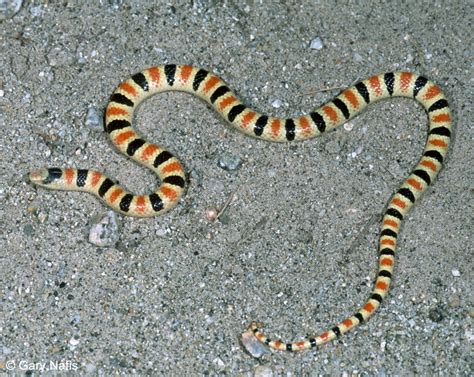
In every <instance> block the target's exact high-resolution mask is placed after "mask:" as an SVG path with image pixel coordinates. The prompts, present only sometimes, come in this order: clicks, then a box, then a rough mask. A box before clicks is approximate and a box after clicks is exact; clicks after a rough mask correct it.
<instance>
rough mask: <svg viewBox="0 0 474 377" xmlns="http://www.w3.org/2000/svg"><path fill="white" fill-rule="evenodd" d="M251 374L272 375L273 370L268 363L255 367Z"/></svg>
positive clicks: (263, 376)
mask: <svg viewBox="0 0 474 377" xmlns="http://www.w3.org/2000/svg"><path fill="white" fill-rule="evenodd" d="M253 375H254V376H255V377H272V376H273V370H272V368H270V367H269V366H268V365H259V366H258V367H256V368H255V373H254V374H253Z"/></svg>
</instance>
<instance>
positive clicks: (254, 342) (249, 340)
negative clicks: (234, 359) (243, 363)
mask: <svg viewBox="0 0 474 377" xmlns="http://www.w3.org/2000/svg"><path fill="white" fill-rule="evenodd" d="M242 344H243V345H244V347H245V349H246V350H247V352H248V353H250V354H251V355H252V356H253V357H256V358H259V357H261V356H262V355H264V354H266V353H268V352H269V351H268V348H266V347H265V346H264V345H263V344H262V343H261V342H260V341H259V340H258V339H257V338H256V337H255V335H254V334H253V332H252V331H250V330H249V331H246V332H244V333H242Z"/></svg>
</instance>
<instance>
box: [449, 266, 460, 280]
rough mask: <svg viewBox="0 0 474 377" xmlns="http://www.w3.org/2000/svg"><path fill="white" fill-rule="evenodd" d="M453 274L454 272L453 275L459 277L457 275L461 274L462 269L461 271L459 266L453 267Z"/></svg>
mask: <svg viewBox="0 0 474 377" xmlns="http://www.w3.org/2000/svg"><path fill="white" fill-rule="evenodd" d="M451 274H453V276H454V277H456V278H457V277H459V276H461V271H459V270H458V269H457V268H453V269H452V270H451Z"/></svg>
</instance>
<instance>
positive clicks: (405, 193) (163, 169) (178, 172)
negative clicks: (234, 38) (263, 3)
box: [29, 64, 452, 351]
mask: <svg viewBox="0 0 474 377" xmlns="http://www.w3.org/2000/svg"><path fill="white" fill-rule="evenodd" d="M165 91H183V92H188V93H191V94H193V95H196V96H198V97H200V98H202V99H203V100H205V101H206V102H207V103H208V104H209V105H211V106H212V107H213V108H214V109H215V110H216V111H217V112H218V113H219V114H220V115H221V116H222V117H223V118H224V119H225V120H226V121H228V122H229V123H230V124H232V125H233V126H234V127H235V128H237V129H238V130H240V131H241V132H243V133H245V134H247V135H250V136H252V137H256V138H259V139H264V140H269V141H275V142H289V141H296V140H306V139H310V138H312V137H315V136H318V135H320V134H321V133H324V132H327V131H330V130H332V129H334V128H336V127H338V126H340V125H342V124H343V123H345V122H346V121H348V120H349V119H352V118H353V117H354V116H356V115H357V114H359V113H360V112H361V111H363V110H364V109H365V108H366V107H367V106H368V105H369V104H370V103H372V102H376V101H379V100H382V99H386V98H391V97H409V98H414V99H415V100H416V101H418V102H419V103H421V105H422V106H423V107H424V109H425V110H426V112H427V115H428V119H429V127H428V136H427V140H426V145H425V147H424V151H423V154H422V156H421V158H420V160H419V162H418V163H417V165H416V166H415V167H414V169H413V170H412V172H411V173H410V175H409V176H408V178H406V179H405V181H404V182H403V183H402V185H401V186H400V188H399V189H398V190H397V191H396V193H395V194H394V195H393V196H392V197H391V199H390V201H389V203H388V205H387V208H386V210H385V212H384V216H383V220H382V226H381V232H380V239H379V267H378V274H377V277H376V279H375V283H374V286H373V290H372V293H371V295H370V297H369V299H368V300H367V301H366V303H365V304H364V305H363V306H362V308H361V309H359V310H358V311H357V312H356V313H355V314H354V315H352V316H350V317H348V318H346V319H344V320H343V321H342V322H341V323H339V324H337V325H336V326H334V327H332V328H331V329H330V330H327V331H324V332H323V333H321V334H320V335H318V336H314V337H309V338H307V340H304V341H297V342H292V343H285V342H283V341H281V340H272V339H270V338H269V337H267V336H266V335H265V334H264V333H263V332H262V331H261V330H260V328H261V327H262V326H263V325H262V324H261V323H258V322H252V324H251V325H250V330H251V331H252V332H253V333H254V335H255V337H256V338H257V339H258V340H259V341H261V342H262V343H265V344H267V345H268V346H270V347H271V348H274V349H278V350H287V351H298V350H303V349H309V348H313V347H317V346H319V345H321V344H323V343H326V342H328V341H331V340H333V339H335V338H337V337H340V336H341V335H342V334H344V333H346V332H347V331H349V330H351V329H353V328H354V327H356V326H358V325H359V324H361V323H362V322H364V321H366V320H367V319H368V318H369V317H370V316H371V315H372V314H373V313H374V312H375V311H376V310H377V309H378V307H379V306H380V304H381V302H382V300H383V299H384V297H385V296H386V295H387V293H388V290H389V286H390V283H391V279H392V271H393V267H394V262H395V248H396V244H397V237H398V234H399V231H400V226H401V223H402V221H403V219H404V217H406V215H407V213H408V211H409V210H410V208H411V207H412V206H413V204H414V203H415V202H416V201H417V200H418V199H419V198H420V197H421V195H422V194H423V193H424V192H425V191H426V189H427V188H428V186H429V185H430V184H431V183H432V182H433V180H434V179H435V177H436V176H437V174H438V172H439V171H440V169H441V167H442V164H443V161H444V160H445V157H446V154H447V152H448V146H449V141H450V137H451V127H452V121H451V112H450V108H449V105H448V102H447V100H446V98H445V96H444V94H443V93H442V91H441V89H440V88H439V86H437V85H436V84H434V83H433V82H432V81H430V80H428V79H426V78H425V77H423V76H419V75H416V74H414V73H410V72H389V73H385V74H381V75H376V76H372V77H370V78H369V79H367V80H364V81H361V82H359V83H357V84H355V85H354V86H352V87H350V88H348V89H345V90H344V91H342V92H341V93H340V94H339V95H338V96H337V97H335V98H334V99H333V100H331V101H329V102H328V103H326V104H324V105H323V106H321V107H320V108H318V109H316V110H314V111H312V112H310V113H309V114H308V115H301V116H299V117H296V118H288V119H280V118H274V117H271V116H267V115H263V114H260V113H258V112H257V111H255V110H253V109H251V108H249V107H247V106H246V105H245V104H243V103H242V101H240V100H239V98H238V97H237V96H236V95H235V94H234V93H233V92H232V91H231V90H230V89H229V87H228V86H227V85H226V83H225V82H224V81H223V80H222V79H221V78H220V77H218V76H217V75H215V74H213V73H211V72H209V71H206V70H204V69H201V68H197V67H192V66H189V65H174V64H170V65H165V66H159V67H152V68H149V69H146V70H144V71H142V72H140V73H137V74H135V75H133V76H132V77H131V78H129V79H128V80H126V81H124V82H123V83H121V84H120V85H119V86H118V88H117V89H116V90H115V92H114V93H113V95H112V97H111V99H110V102H109V104H108V106H107V109H106V111H105V122H104V126H105V131H106V132H107V133H108V134H109V137H110V140H111V141H112V143H113V144H114V145H115V146H116V147H117V148H118V150H119V151H120V152H122V153H123V154H125V155H126V156H128V157H129V158H131V159H133V160H135V161H136V162H138V163H139V164H141V165H143V166H146V167H147V168H149V169H151V170H152V171H153V172H155V173H156V174H157V175H158V177H159V179H160V181H161V185H160V186H159V187H158V189H157V190H156V191H155V192H154V193H152V194H150V195H133V194H131V193H129V192H127V191H126V190H125V189H124V188H123V187H121V186H120V185H118V184H116V183H114V181H112V180H111V179H110V178H108V177H107V176H105V175H104V174H103V173H101V172H98V171H94V170H87V169H73V168H49V169H41V170H37V171H33V172H31V173H30V176H29V178H30V181H31V182H33V183H34V184H36V185H38V186H43V187H47V188H51V189H57V190H78V191H86V192H89V193H93V194H95V195H96V196H97V197H99V198H100V199H101V200H102V201H104V202H105V203H106V204H107V205H108V206H110V207H111V208H113V209H114V210H115V211H117V212H120V213H122V214H124V215H129V216H138V217H151V216H155V215H159V214H161V213H163V212H165V211H168V210H169V209H171V208H172V207H173V206H174V205H176V203H177V202H178V201H179V199H180V198H181V196H182V194H183V190H184V187H185V182H186V179H185V172H184V170H183V167H182V165H181V163H180V162H179V161H178V159H177V158H176V157H175V156H173V155H172V154H171V153H170V152H169V151H167V150H166V149H164V148H162V147H160V146H158V145H156V144H153V143H149V142H148V141H146V140H145V139H144V138H143V137H141V136H140V135H139V134H138V133H137V132H136V131H135V130H134V128H133V127H132V120H133V113H134V111H135V109H136V108H137V106H138V105H139V104H140V103H141V102H142V101H143V100H144V99H146V98H148V97H149V96H151V95H153V94H156V93H160V92H165Z"/></svg>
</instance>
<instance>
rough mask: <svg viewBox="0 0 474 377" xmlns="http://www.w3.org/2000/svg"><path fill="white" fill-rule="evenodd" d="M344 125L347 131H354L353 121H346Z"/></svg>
mask: <svg viewBox="0 0 474 377" xmlns="http://www.w3.org/2000/svg"><path fill="white" fill-rule="evenodd" d="M343 127H344V129H345V130H346V131H352V129H353V128H354V124H353V123H351V122H347V123H344V126H343Z"/></svg>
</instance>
